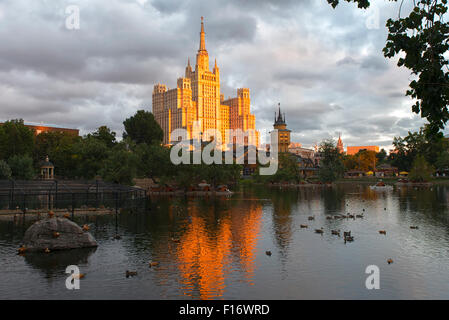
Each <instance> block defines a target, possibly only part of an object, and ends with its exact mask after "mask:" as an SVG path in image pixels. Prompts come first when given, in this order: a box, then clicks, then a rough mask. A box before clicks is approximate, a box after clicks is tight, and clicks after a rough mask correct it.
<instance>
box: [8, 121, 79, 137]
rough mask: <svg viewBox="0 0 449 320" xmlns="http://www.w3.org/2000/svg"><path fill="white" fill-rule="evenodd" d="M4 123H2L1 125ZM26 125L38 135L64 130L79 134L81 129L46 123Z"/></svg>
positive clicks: (75, 134)
mask: <svg viewBox="0 0 449 320" xmlns="http://www.w3.org/2000/svg"><path fill="white" fill-rule="evenodd" d="M1 125H3V123H0V126H1ZM24 125H25V127H28V128H30V129H32V130H34V134H35V135H38V134H41V133H44V132H64V133H68V134H71V135H74V136H79V133H80V131H79V130H78V129H70V128H62V127H58V126H54V125H45V124H30V123H28V124H27V123H24Z"/></svg>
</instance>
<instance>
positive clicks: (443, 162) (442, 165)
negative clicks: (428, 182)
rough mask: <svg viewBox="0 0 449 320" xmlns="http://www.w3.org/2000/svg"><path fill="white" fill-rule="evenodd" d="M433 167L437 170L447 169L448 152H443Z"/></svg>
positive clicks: (448, 164) (448, 165)
mask: <svg viewBox="0 0 449 320" xmlns="http://www.w3.org/2000/svg"><path fill="white" fill-rule="evenodd" d="M435 167H436V168H438V169H446V170H447V169H449V151H443V152H441V153H440V155H439V156H438V158H437V161H436V162H435Z"/></svg>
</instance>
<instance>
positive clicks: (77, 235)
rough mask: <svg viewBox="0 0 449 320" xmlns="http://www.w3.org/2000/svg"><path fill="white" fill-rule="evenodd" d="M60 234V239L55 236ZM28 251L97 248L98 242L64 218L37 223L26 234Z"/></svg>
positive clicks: (25, 241) (25, 240) (24, 241)
mask: <svg viewBox="0 0 449 320" xmlns="http://www.w3.org/2000/svg"><path fill="white" fill-rule="evenodd" d="M55 232H56V233H58V234H59V236H58V237H54V234H55ZM23 243H24V245H25V247H26V248H27V251H43V250H45V248H48V249H50V250H51V251H53V250H65V249H77V248H91V247H97V246H98V244H97V241H95V239H94V237H93V236H92V235H91V234H90V233H89V232H86V231H84V230H83V229H82V228H81V227H80V226H78V225H77V224H76V223H74V222H72V221H70V220H68V219H64V218H48V219H44V220H40V221H37V222H35V223H34V224H33V225H32V226H31V227H29V228H28V230H27V231H26V232H25V235H24V237H23Z"/></svg>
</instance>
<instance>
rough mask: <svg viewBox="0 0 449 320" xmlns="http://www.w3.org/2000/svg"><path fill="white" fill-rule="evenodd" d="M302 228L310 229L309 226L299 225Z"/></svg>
mask: <svg viewBox="0 0 449 320" xmlns="http://www.w3.org/2000/svg"><path fill="white" fill-rule="evenodd" d="M299 226H300V227H301V228H308V227H309V226H308V225H306V224H300V225H299Z"/></svg>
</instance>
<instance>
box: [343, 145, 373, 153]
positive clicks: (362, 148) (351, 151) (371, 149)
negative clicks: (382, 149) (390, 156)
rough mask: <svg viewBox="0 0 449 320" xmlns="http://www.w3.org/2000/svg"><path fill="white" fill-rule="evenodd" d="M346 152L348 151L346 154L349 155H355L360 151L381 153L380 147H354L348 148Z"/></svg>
mask: <svg viewBox="0 0 449 320" xmlns="http://www.w3.org/2000/svg"><path fill="white" fill-rule="evenodd" d="M346 150H347V151H346V154H348V155H354V154H356V153H357V152H359V151H360V150H367V151H375V152H379V146H352V147H350V146H348V147H347V148H346Z"/></svg>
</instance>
